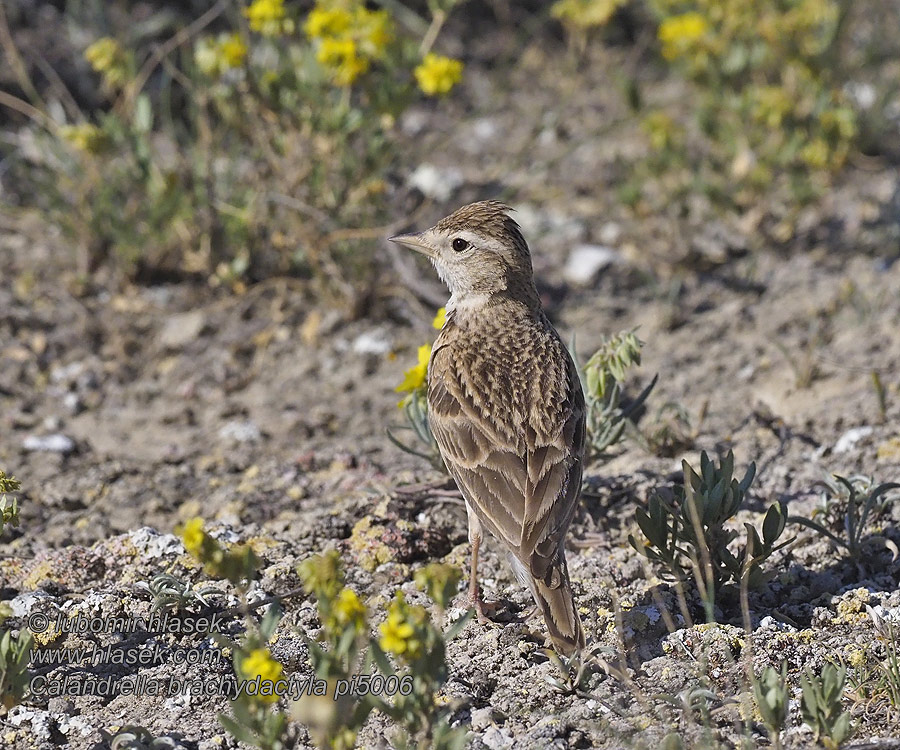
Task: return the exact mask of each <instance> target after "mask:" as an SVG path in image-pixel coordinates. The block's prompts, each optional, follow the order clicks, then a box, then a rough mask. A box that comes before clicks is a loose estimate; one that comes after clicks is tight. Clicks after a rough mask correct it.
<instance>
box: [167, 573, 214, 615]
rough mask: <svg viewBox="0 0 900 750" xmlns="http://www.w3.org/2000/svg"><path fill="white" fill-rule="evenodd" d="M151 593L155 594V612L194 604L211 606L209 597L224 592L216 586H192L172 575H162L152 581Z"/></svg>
mask: <svg viewBox="0 0 900 750" xmlns="http://www.w3.org/2000/svg"><path fill="white" fill-rule="evenodd" d="M150 593H151V594H153V611H156V610H158V609H172V608H174V609H183V608H184V607H186V606H187V605H189V604H191V603H192V602H195V601H197V602H200V603H201V604H203V605H205V606H209V599H208V598H207V597H209V596H212V595H213V594H221V593H222V592H221V591H220V590H219V589H218V588H216V587H215V586H201V587H199V588H198V587H195V586H191V584H189V583H188V582H187V581H182V580H180V579H178V578H176V577H175V576H173V575H172V574H171V573H160V574H159V575H157V576H154V577H153V580H152V581H150Z"/></svg>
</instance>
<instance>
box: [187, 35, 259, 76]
mask: <svg viewBox="0 0 900 750" xmlns="http://www.w3.org/2000/svg"><path fill="white" fill-rule="evenodd" d="M246 59H247V45H246V44H244V42H243V40H242V39H241V37H240V35H239V34H220V35H219V36H218V37H217V38H215V39H214V38H212V37H204V38H203V39H201V40H200V41H199V42H197V46H196V48H195V49H194V61H195V62H196V63H197V67H198V68H200V70H201V71H202V72H203V73H204V74H205V75H208V76H210V77H211V78H219V77H221V76H222V75H223V74H224V73H226V72H227V71H229V70H231V69H232V68H239V67H240V66H241V65H243V64H244V60H246Z"/></svg>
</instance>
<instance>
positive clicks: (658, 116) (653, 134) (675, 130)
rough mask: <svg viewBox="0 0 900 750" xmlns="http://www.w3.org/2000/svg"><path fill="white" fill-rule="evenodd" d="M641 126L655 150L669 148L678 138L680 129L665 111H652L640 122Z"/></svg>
mask: <svg viewBox="0 0 900 750" xmlns="http://www.w3.org/2000/svg"><path fill="white" fill-rule="evenodd" d="M641 128H642V129H643V130H644V132H645V133H646V134H647V135H648V137H649V138H650V143H651V145H652V146H653V148H655V149H656V150H657V151H662V150H664V149H666V148H671V147H673V146H675V145H676V144H677V142H678V141H679V139H680V135H681V129H680V128H679V126H678V125H677V124H676V123H675V121H674V120H673V119H672V118H671V117H669V115H667V114H666V113H665V112H659V111H657V112H652V113H651V114H649V115H647V116H646V117H645V118H644V119H643V121H642V122H641Z"/></svg>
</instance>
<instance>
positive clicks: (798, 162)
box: [552, 0, 897, 242]
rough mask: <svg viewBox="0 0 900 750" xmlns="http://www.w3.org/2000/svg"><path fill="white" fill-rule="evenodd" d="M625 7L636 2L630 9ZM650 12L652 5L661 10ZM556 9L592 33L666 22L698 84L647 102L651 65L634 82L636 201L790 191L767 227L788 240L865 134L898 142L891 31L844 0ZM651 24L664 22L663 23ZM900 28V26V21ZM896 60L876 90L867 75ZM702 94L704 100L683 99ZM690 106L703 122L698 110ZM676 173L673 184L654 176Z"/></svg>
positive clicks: (668, 53)
mask: <svg viewBox="0 0 900 750" xmlns="http://www.w3.org/2000/svg"><path fill="white" fill-rule="evenodd" d="M621 6H627V8H628V9H633V11H634V12H633V13H627V14H624V13H616V11H617V10H618V9H619V8H620V7H621ZM647 11H649V14H648V13H647ZM552 13H553V14H554V15H556V16H557V17H559V18H561V19H562V20H563V22H564V23H566V25H567V27H569V28H570V29H573V31H575V32H576V33H575V35H574V38H575V39H576V41H578V40H582V42H581V43H582V46H583V38H584V32H585V29H586V28H588V27H594V26H597V25H603V24H607V23H615V19H617V18H619V19H621V18H623V16H625V17H627V18H629V19H630V23H629V26H631V27H633V26H634V24H635V19H646V18H647V16H648V15H649V17H650V18H651V19H652V22H655V23H654V24H653V25H654V26H655V28H654V29H652V30H651V29H649V28H648V29H646V31H645V34H646V35H642V34H640V33H639V32H638V31H635V30H634V29H633V28H631V34H633V35H635V36H638V38H639V39H641V40H644V39H646V38H647V37H649V36H650V34H651V33H653V34H654V35H655V36H656V41H657V44H658V51H659V54H660V58H661V61H662V62H663V64H664V65H666V66H667V67H668V68H669V69H670V70H671V71H672V72H673V73H675V74H676V75H678V76H681V77H683V78H684V79H686V80H687V81H688V82H689V85H690V86H691V87H692V92H691V95H690V96H689V97H683V98H682V99H681V100H680V101H679V100H678V99H670V100H669V101H666V102H662V103H656V102H650V103H649V104H646V105H645V103H644V97H643V96H642V92H641V90H640V87H639V81H640V80H641V76H637V75H635V76H634V77H633V78H632V80H630V81H629V82H628V85H627V86H625V87H624V88H625V89H626V94H627V97H628V100H629V103H630V104H631V105H632V106H633V107H634V109H635V110H636V113H637V114H638V115H639V116H640V117H642V125H643V127H642V129H643V130H644V132H645V135H646V138H647V141H648V146H649V149H650V154H649V156H648V157H646V158H645V159H641V160H639V161H638V162H637V163H635V164H632V165H630V169H629V172H630V174H631V175H632V178H631V179H630V180H629V181H628V183H627V184H626V185H624V186H623V189H622V191H621V192H622V193H623V199H626V200H627V201H628V202H629V203H630V204H632V205H636V204H638V203H640V202H641V201H644V200H646V201H648V202H650V201H658V200H660V199H662V200H665V201H667V202H669V203H671V200H672V199H673V194H674V197H675V198H681V199H686V198H687V196H688V195H696V194H697V193H698V192H703V193H705V194H706V195H707V196H708V197H709V198H711V199H712V200H714V201H716V202H718V203H722V204H726V205H730V206H732V207H737V208H741V207H747V206H749V205H751V204H754V203H758V199H759V197H760V195H761V194H763V193H766V194H769V195H771V194H773V192H774V193H777V194H779V195H782V196H784V201H783V202H782V203H781V206H779V207H777V208H776V207H774V206H773V207H772V208H771V214H772V219H773V220H772V221H769V222H765V224H764V225H763V226H764V227H765V228H766V229H767V230H769V231H771V234H772V235H773V237H774V239H776V240H777V241H782V242H784V241H787V240H789V239H790V238H791V237H792V236H793V234H794V232H795V231H796V229H795V227H796V222H797V218H798V214H799V210H798V209H799V207H800V206H802V204H804V203H806V202H809V201H810V200H812V199H814V198H816V197H817V196H819V195H822V194H823V193H824V191H825V190H826V189H827V187H828V185H829V184H830V183H831V181H832V179H833V176H834V175H835V174H836V173H838V172H839V171H840V170H841V168H842V167H843V166H844V165H845V164H846V163H847V161H848V159H849V158H850V156H851V154H853V152H854V150H855V149H857V148H858V147H859V146H860V145H861V143H860V141H861V140H863V139H864V140H866V141H868V145H867V148H868V149H872V148H873V146H874V147H875V148H876V149H877V148H878V145H877V144H878V143H879V141H880V142H882V144H883V145H882V146H881V147H882V148H884V146H885V145H886V144H887V142H888V141H887V138H888V137H889V130H888V128H886V127H884V124H883V122H881V121H882V120H883V119H884V115H885V113H886V111H887V108H888V107H889V106H890V105H889V102H890V101H892V100H893V97H894V96H895V95H896V91H897V85H896V84H895V83H894V79H895V77H894V76H892V75H890V74H888V73H887V68H886V67H884V62H882V58H883V59H884V60H887V59H893V57H894V56H895V49H894V46H895V45H894V43H893V41H888V39H887V38H883V37H888V36H890V34H891V33H892V32H894V28H893V26H892V25H890V26H889V28H890V32H888V31H887V30H884V31H882V30H880V29H879V28H878V27H879V26H880V24H872V23H871V22H870V20H869V19H868V18H866V14H865V13H864V12H861V11H857V9H856V8H855V7H854V5H853V4H852V3H844V2H841V1H840V0H791V1H789V2H785V1H784V0H647V2H638V0H632V2H630V3H624V2H619V1H618V0H560V1H559V2H556V3H554V5H553V6H552ZM652 22H651V23H652ZM894 33H895V32H894ZM875 69H881V70H882V71H883V74H882V76H878V75H877V74H876V75H875V76H874V77H875V78H876V80H878V79H879V78H883V79H884V80H885V81H890V83H881V84H880V85H879V86H878V87H877V88H875V89H874V90H873V91H872V94H871V99H872V101H871V102H868V103H863V101H862V99H861V98H860V97H858V96H856V95H855V94H854V92H855V91H856V87H855V86H854V83H855V82H857V81H860V80H871V79H872V78H873V72H874V70H875ZM683 101H690V103H691V104H690V111H687V110H686V109H685V108H684V107H683V104H681V102H683ZM686 116H690V117H692V118H693V120H694V122H693V123H690V125H688V123H686V122H685V117H686ZM653 177H659V178H660V179H659V181H658V182H659V184H662V185H665V189H664V190H662V191H659V190H654V189H653V187H651V188H650V189H647V187H646V186H647V185H651V186H653V185H655V184H656V183H657V181H656V180H653V179H648V178H653Z"/></svg>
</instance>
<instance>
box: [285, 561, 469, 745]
mask: <svg viewBox="0 0 900 750" xmlns="http://www.w3.org/2000/svg"><path fill="white" fill-rule="evenodd" d="M300 576H301V578H302V579H303V583H304V586H305V587H306V589H307V591H308V592H309V593H310V594H312V595H314V596H315V597H316V603H317V607H318V611H319V620H320V622H321V623H322V631H321V632H320V634H319V643H312V642H310V643H309V649H310V661H311V662H312V666H313V671H314V674H315V675H316V676H317V677H319V678H321V679H323V680H324V681H325V682H326V683H327V684H328V686H329V688H328V693H329V694H328V695H327V696H304V697H303V698H301V700H300V702H299V705H298V707H297V716H298V718H299V719H300V720H301V721H303V722H304V723H306V724H307V725H308V727H309V730H310V734H311V736H312V737H313V740H314V741H315V743H316V744H317V745H318V746H319V747H322V748H325V747H329V748H349V747H353V746H354V743H355V741H356V735H357V733H358V731H359V729H360V728H361V727H362V725H363V724H364V723H365V721H366V719H367V717H368V715H369V713H370V712H371V711H372V710H375V709H377V710H379V711H381V712H382V713H384V714H386V715H387V716H389V717H391V718H392V719H393V720H394V721H395V722H396V723H397V724H398V725H399V727H400V728H401V730H402V736H401V737H400V738H398V746H399V747H408V748H412V747H416V748H422V750H425V748H439V749H441V750H457V749H458V748H462V747H464V745H465V742H466V735H465V732H464V731H461V730H457V729H452V728H451V727H450V724H449V713H450V709H449V707H447V706H444V707H439V705H438V703H437V701H436V698H437V692H438V690H439V689H440V687H441V685H443V683H444V681H445V680H446V679H447V665H446V654H445V648H446V647H445V644H446V642H447V641H448V640H450V639H452V638H454V637H455V636H456V635H457V634H458V633H459V632H460V631H461V629H462V628H463V627H464V626H465V624H466V622H467V621H468V619H469V616H470V613H467V614H465V615H463V616H462V617H461V618H459V619H458V620H456V621H455V622H454V623H453V624H452V625H451V626H450V628H449V630H448V631H447V632H446V633H444V632H442V631H441V630H440V628H439V627H438V626H437V625H436V624H435V622H434V621H433V620H432V619H431V617H430V616H429V615H428V613H427V612H426V611H425V609H424V608H423V607H420V606H416V605H412V604H409V603H408V602H407V601H406V598H405V597H404V596H403V595H402V594H401V593H398V594H397V596H396V597H395V598H394V599H393V601H392V602H391V604H390V605H389V607H388V612H387V619H386V620H385V621H384V622H383V623H382V624H381V625H380V626H379V634H380V636H379V638H378V639H377V640H376V639H374V638H370V637H368V633H369V624H368V614H367V609H366V607H365V606H364V605H363V604H362V603H361V602H360V601H359V599H358V597H357V596H356V594H355V593H354V592H353V591H352V589H349V588H347V587H346V586H344V579H343V572H342V570H341V566H340V558H339V556H338V553H337V552H336V551H331V552H327V553H325V554H324V555H318V556H314V557H312V558H310V559H308V560H306V561H304V562H303V563H302V564H301V567H300ZM459 580H460V572H459V570H458V569H457V568H455V567H453V566H449V565H443V564H439V563H433V564H431V565H428V566H426V567H425V568H423V569H422V570H420V571H418V572H417V574H416V583H417V584H418V585H419V587H420V588H422V589H424V590H425V591H426V593H427V594H428V595H429V596H430V597H431V598H432V599H433V601H434V602H435V604H436V605H437V609H438V618H437V619H438V622H440V621H441V620H442V619H443V613H444V610H445V609H446V607H447V606H448V605H449V603H450V601H451V599H452V597H453V596H454V595H455V594H456V591H457V588H458V584H459ZM392 659H393V662H392ZM395 664H396V665H397V666H395ZM398 667H399V669H398ZM376 670H377V671H376ZM376 684H381V685H384V686H388V685H394V686H396V689H393V688H392V689H389V690H386V691H385V693H386V694H390V695H392V697H391V700H384V699H383V698H382V697H381V696H380V695H379V692H378V691H377V690H376V689H375V688H374V686H375V685H376ZM348 685H350V686H355V688H351V690H350V691H349V692H347V691H346V689H345V688H346V686H348Z"/></svg>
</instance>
